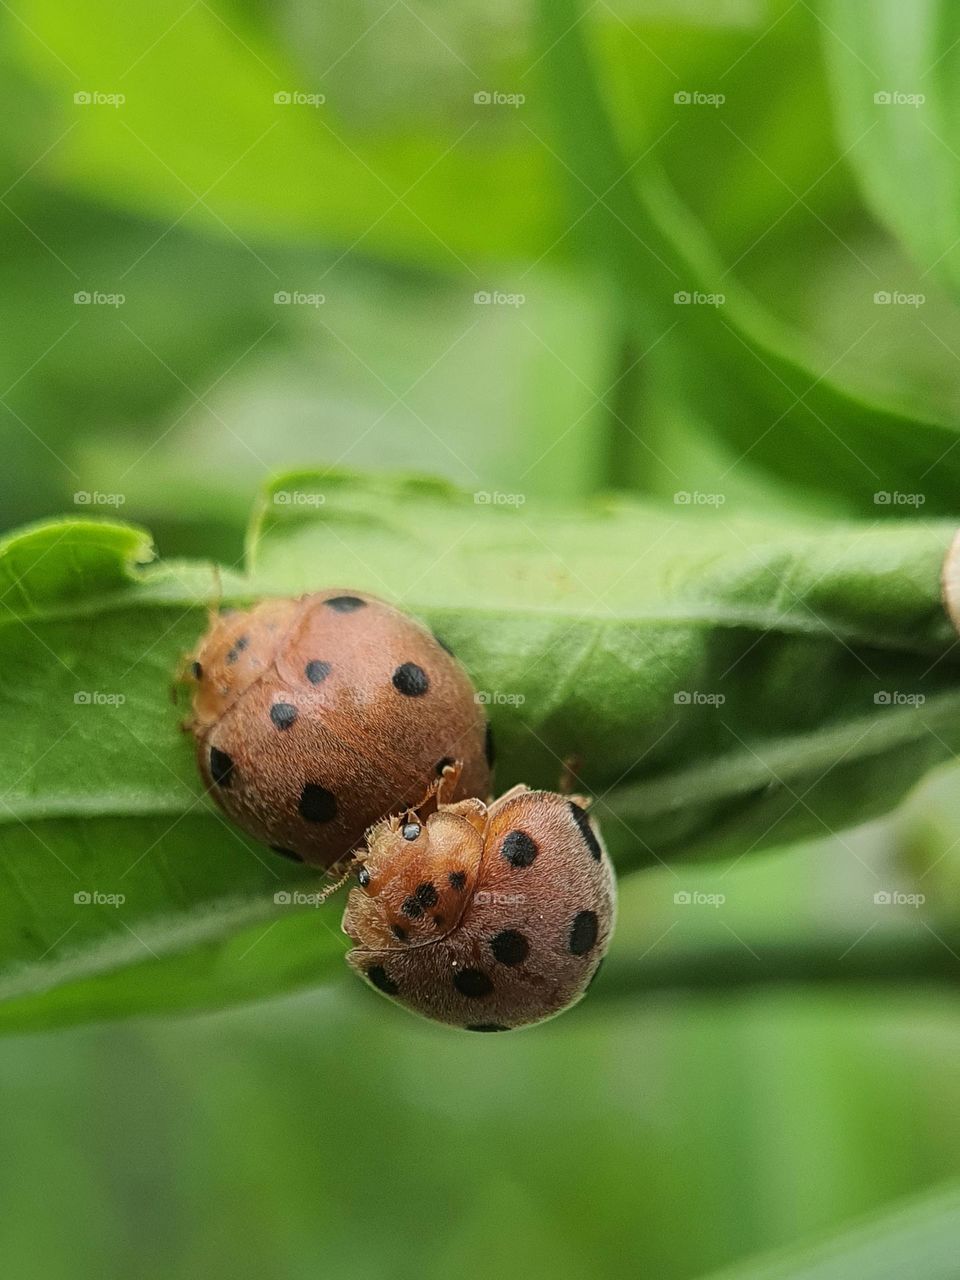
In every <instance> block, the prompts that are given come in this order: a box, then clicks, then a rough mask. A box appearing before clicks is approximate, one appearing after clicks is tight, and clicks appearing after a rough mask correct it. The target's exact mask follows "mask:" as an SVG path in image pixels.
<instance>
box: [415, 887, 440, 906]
mask: <svg viewBox="0 0 960 1280" xmlns="http://www.w3.org/2000/svg"><path fill="white" fill-rule="evenodd" d="M413 896H414V897H415V898H416V900H417V901H418V902H419V903H420V905H421V907H424V908H426V907H435V906H436V905H437V903H438V902H439V901H440V895H439V893H437V886H436V885H435V884H434V883H433V882H432V881H430V880H424V882H423V884H418V885H417V887H416V889H415V890H414V892H413Z"/></svg>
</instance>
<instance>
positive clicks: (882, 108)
mask: <svg viewBox="0 0 960 1280" xmlns="http://www.w3.org/2000/svg"><path fill="white" fill-rule="evenodd" d="M821 10H822V13H823V46H824V51H825V54H826V58H827V62H828V64H829V66H830V68H831V71H832V75H833V86H834V100H835V104H836V111H837V117H838V121H839V125H840V131H841V138H842V142H843V144H844V146H845V148H846V149H848V151H849V157H850V163H851V164H852V165H853V167H854V170H855V172H856V174H857V176H858V178H859V180H860V183H861V186H862V188H863V192H864V195H865V197H866V199H867V201H868V203H869V204H870V207H871V208H872V209H873V210H874V212H875V213H876V215H877V216H878V217H879V218H880V219H881V221H882V222H884V224H885V225H886V226H888V227H889V228H890V230H891V231H892V232H893V233H894V235H896V236H897V237H899V239H900V240H902V241H903V243H904V244H905V245H906V246H907V247H908V248H909V250H910V251H911V253H912V254H913V255H914V257H915V259H916V261H917V262H918V263H919V265H920V266H921V267H922V268H923V270H924V276H926V275H927V273H928V272H929V273H933V274H934V276H935V277H939V278H940V279H941V280H943V281H944V282H945V283H946V284H947V285H948V286H949V287H950V288H951V290H952V292H953V296H954V298H955V299H956V298H957V297H958V291H960V252H958V249H960V201H958V198H957V190H958V187H957V179H958V166H960V126H958V121H960V88H958V76H960V12H958V10H957V7H956V5H953V4H951V3H949V0H916V2H915V3H914V4H910V5H903V4H898V3H897V0H878V3H876V4H873V5H871V6H870V12H869V18H868V20H864V12H863V9H862V7H861V6H860V5H858V4H856V3H854V0H823V3H822V5H821Z"/></svg>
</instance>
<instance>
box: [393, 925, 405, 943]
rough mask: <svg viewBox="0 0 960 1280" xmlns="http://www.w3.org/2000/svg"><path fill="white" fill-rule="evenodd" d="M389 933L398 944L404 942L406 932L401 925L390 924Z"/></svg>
mask: <svg viewBox="0 0 960 1280" xmlns="http://www.w3.org/2000/svg"><path fill="white" fill-rule="evenodd" d="M390 932H391V933H392V934H393V936H394V937H395V938H396V939H397V941H398V942H406V940H407V931H406V929H405V928H404V927H403V925H402V924H392V925H391V926H390Z"/></svg>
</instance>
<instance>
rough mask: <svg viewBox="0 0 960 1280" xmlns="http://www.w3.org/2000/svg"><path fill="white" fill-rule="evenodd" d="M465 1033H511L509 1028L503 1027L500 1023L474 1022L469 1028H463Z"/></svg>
mask: <svg viewBox="0 0 960 1280" xmlns="http://www.w3.org/2000/svg"><path fill="white" fill-rule="evenodd" d="M463 1029H464V1031H509V1030H510V1028H509V1027H503V1026H501V1025H500V1023H499V1022H474V1023H472V1024H471V1025H470V1026H468V1027H464V1028H463Z"/></svg>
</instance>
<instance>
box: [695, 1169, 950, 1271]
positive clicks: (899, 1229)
mask: <svg viewBox="0 0 960 1280" xmlns="http://www.w3.org/2000/svg"><path fill="white" fill-rule="evenodd" d="M958 1252H960V1184H956V1183H950V1184H948V1185H946V1186H943V1187H937V1188H935V1189H933V1190H931V1191H928V1192H927V1193H926V1194H925V1195H922V1196H918V1197H916V1198H915V1199H913V1200H910V1201H908V1202H907V1203H906V1204H897V1205H894V1206H891V1207H890V1208H888V1209H884V1210H883V1211H881V1212H879V1213H874V1214H873V1215H871V1216H870V1217H869V1218H865V1219H864V1220H863V1221H862V1222H860V1223H857V1224H855V1225H852V1226H850V1227H847V1228H846V1229H845V1230H841V1231H839V1232H836V1233H834V1234H832V1235H831V1236H829V1237H828V1238H827V1239H825V1240H823V1241H822V1242H807V1243H805V1244H804V1245H803V1246H802V1247H801V1248H799V1249H790V1250H788V1251H787V1252H786V1253H783V1254H782V1255H780V1256H778V1257H775V1258H771V1259H769V1261H763V1260H758V1261H757V1262H754V1263H749V1262H748V1263H745V1264H737V1265H736V1266H734V1267H731V1268H730V1269H729V1270H724V1271H722V1272H716V1273H714V1274H712V1275H711V1276H710V1280H850V1277H851V1276H870V1277H871V1280H901V1278H902V1277H903V1276H910V1277H911V1280H954V1277H955V1276H956V1274H957V1254H958Z"/></svg>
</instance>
